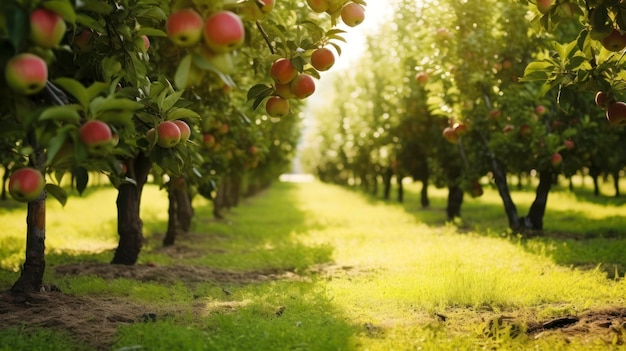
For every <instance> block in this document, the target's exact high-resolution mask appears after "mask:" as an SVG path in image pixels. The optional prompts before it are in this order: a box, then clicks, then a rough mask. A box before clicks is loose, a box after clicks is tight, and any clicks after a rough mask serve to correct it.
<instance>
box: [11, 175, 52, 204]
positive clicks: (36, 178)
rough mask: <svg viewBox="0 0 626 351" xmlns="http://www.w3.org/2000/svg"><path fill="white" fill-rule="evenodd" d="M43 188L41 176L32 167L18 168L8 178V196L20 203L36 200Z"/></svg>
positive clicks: (44, 183)
mask: <svg viewBox="0 0 626 351" xmlns="http://www.w3.org/2000/svg"><path fill="white" fill-rule="evenodd" d="M45 186H46V180H45V179H44V177H43V174H41V172H39V171H38V170H37V169H35V168H32V167H24V168H20V169H18V170H17V171H15V172H13V173H12V174H11V177H9V194H11V196H12V197H13V198H14V199H15V200H17V201H20V202H30V201H34V200H37V198H39V195H40V194H41V192H42V191H43V189H44V187H45Z"/></svg>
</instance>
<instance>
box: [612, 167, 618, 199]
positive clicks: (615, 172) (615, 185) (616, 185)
mask: <svg viewBox="0 0 626 351" xmlns="http://www.w3.org/2000/svg"><path fill="white" fill-rule="evenodd" d="M613 187H614V188H615V197H619V171H614V172H613Z"/></svg>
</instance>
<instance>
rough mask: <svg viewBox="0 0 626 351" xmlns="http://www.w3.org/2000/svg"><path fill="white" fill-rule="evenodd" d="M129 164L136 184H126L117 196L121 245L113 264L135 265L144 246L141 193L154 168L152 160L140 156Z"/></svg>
mask: <svg viewBox="0 0 626 351" xmlns="http://www.w3.org/2000/svg"><path fill="white" fill-rule="evenodd" d="M127 163H128V164H129V170H128V171H129V175H130V176H131V177H133V179H134V180H135V182H136V184H133V183H129V182H125V183H122V184H121V185H120V187H119V189H118V194H117V201H116V204H117V232H118V234H119V237H120V238H119V243H118V246H117V249H116V250H115V255H114V256H113V260H112V261H111V263H112V264H124V265H134V264H135V263H137V258H138V256H139V252H140V251H141V247H142V245H143V222H142V221H141V216H140V207H141V192H142V190H143V186H144V185H145V184H146V181H147V179H148V173H150V168H151V166H152V164H151V162H150V159H148V158H147V157H146V156H145V155H143V154H139V155H138V156H137V157H136V158H135V159H134V160H133V162H127Z"/></svg>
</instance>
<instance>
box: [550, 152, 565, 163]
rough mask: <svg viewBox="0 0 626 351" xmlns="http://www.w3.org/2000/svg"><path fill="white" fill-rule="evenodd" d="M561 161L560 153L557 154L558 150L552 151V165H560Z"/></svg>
mask: <svg viewBox="0 0 626 351" xmlns="http://www.w3.org/2000/svg"><path fill="white" fill-rule="evenodd" d="M562 161H563V156H561V154H559V153H558V152H556V153H554V154H553V155H552V158H551V159H550V163H552V165H553V166H558V165H560V164H561V162H562Z"/></svg>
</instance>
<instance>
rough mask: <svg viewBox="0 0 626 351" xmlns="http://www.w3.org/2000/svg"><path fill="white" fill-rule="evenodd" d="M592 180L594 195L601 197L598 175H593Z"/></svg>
mask: <svg viewBox="0 0 626 351" xmlns="http://www.w3.org/2000/svg"><path fill="white" fill-rule="evenodd" d="M591 180H593V195H595V196H600V185H599V184H598V175H597V174H594V175H592V176H591Z"/></svg>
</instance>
